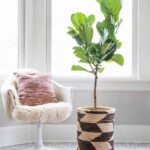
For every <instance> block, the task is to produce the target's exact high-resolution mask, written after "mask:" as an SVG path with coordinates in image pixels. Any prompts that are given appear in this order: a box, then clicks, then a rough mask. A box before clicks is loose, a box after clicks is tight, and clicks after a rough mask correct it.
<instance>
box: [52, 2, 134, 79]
mask: <svg viewBox="0 0 150 150" xmlns="http://www.w3.org/2000/svg"><path fill="white" fill-rule="evenodd" d="M123 2H124V3H123V8H122V11H121V16H120V17H121V18H123V23H122V25H121V27H120V28H119V32H118V39H120V41H122V42H123V46H122V48H121V49H120V50H118V51H119V53H121V54H123V55H124V58H125V64H124V66H123V67H120V66H118V65H117V64H113V63H111V64H108V65H106V67H105V71H104V73H103V74H102V76H111V77H112V76H115V77H116V76H119V77H129V76H131V75H132V1H123ZM99 9H100V8H99V5H98V3H97V2H96V1H91V0H82V1H81V0H71V1H70V0H63V1H60V0H53V1H52V72H53V74H55V75H64V76H66V75H80V76H81V75H85V74H86V75H88V74H87V73H84V72H82V73H81V72H74V71H71V66H72V65H73V64H77V63H78V59H77V58H76V57H75V56H74V55H73V50H72V47H73V46H75V45H76V43H75V42H74V40H73V39H71V37H70V36H69V35H67V26H69V25H71V22H70V16H71V14H72V13H74V12H78V11H80V12H83V13H85V14H87V15H89V14H96V20H97V21H98V20H102V19H103V18H102V16H101V15H100V10H99ZM94 38H95V39H97V37H96V35H95V37H94Z"/></svg>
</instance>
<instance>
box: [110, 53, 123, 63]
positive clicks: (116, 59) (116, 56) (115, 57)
mask: <svg viewBox="0 0 150 150" xmlns="http://www.w3.org/2000/svg"><path fill="white" fill-rule="evenodd" d="M111 61H114V62H116V63H117V64H119V65H121V66H122V65H123V64H124V58H123V56H122V55H120V54H114V55H113V57H112V58H111Z"/></svg>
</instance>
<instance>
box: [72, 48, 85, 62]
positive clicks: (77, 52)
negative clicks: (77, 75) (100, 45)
mask: <svg viewBox="0 0 150 150" xmlns="http://www.w3.org/2000/svg"><path fill="white" fill-rule="evenodd" d="M73 49H74V54H75V56H77V57H78V58H80V59H81V60H83V61H86V60H87V57H86V56H85V49H83V48H81V47H80V46H75V47H73Z"/></svg>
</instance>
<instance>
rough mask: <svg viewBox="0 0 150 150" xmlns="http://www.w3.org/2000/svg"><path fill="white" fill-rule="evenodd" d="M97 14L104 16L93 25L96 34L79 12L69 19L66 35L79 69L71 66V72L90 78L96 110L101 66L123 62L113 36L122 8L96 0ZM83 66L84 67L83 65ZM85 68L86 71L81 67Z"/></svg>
mask: <svg viewBox="0 0 150 150" xmlns="http://www.w3.org/2000/svg"><path fill="white" fill-rule="evenodd" d="M97 2H98V4H99V5H100V10H101V12H102V14H103V15H104V20H103V21H98V22H97V23H96V30H94V29H93V26H94V23H95V16H94V15H89V16H86V15H85V14H84V13H82V12H77V13H74V14H72V15H71V22H72V25H73V27H68V34H69V35H70V36H71V37H72V38H73V39H74V40H75V41H76V43H77V45H76V46H74V47H73V50H74V51H73V52H74V55H75V56H76V57H78V58H79V63H80V64H81V65H73V66H72V70H73V71H85V72H88V73H91V74H93V75H94V79H95V80H94V90H93V96H94V108H95V109H96V108H97V94H96V89H97V79H98V73H102V72H103V71H104V63H106V62H115V63H117V64H119V65H121V66H122V65H123V64H124V58H123V56H122V55H121V54H119V53H117V50H118V49H119V48H120V47H121V45H122V43H121V42H120V41H119V40H118V39H117V37H116V34H117V31H118V29H119V26H120V24H121V22H122V19H120V17H119V14H120V10H121V8H122V5H121V1H120V0H97ZM94 31H95V32H96V33H97V34H99V39H98V40H97V41H93V34H94ZM82 64H84V67H83V65H82ZM85 64H86V65H87V67H85Z"/></svg>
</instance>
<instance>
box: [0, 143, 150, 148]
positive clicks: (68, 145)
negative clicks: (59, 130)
mask: <svg viewBox="0 0 150 150" xmlns="http://www.w3.org/2000/svg"><path fill="white" fill-rule="evenodd" d="M45 145H46V146H49V147H53V148H58V149H60V150H77V146H76V143H46V144H45ZM31 146H33V144H25V145H18V146H12V147H4V148H0V150H21V149H24V148H28V147H31ZM115 150H150V144H116V145H115Z"/></svg>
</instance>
